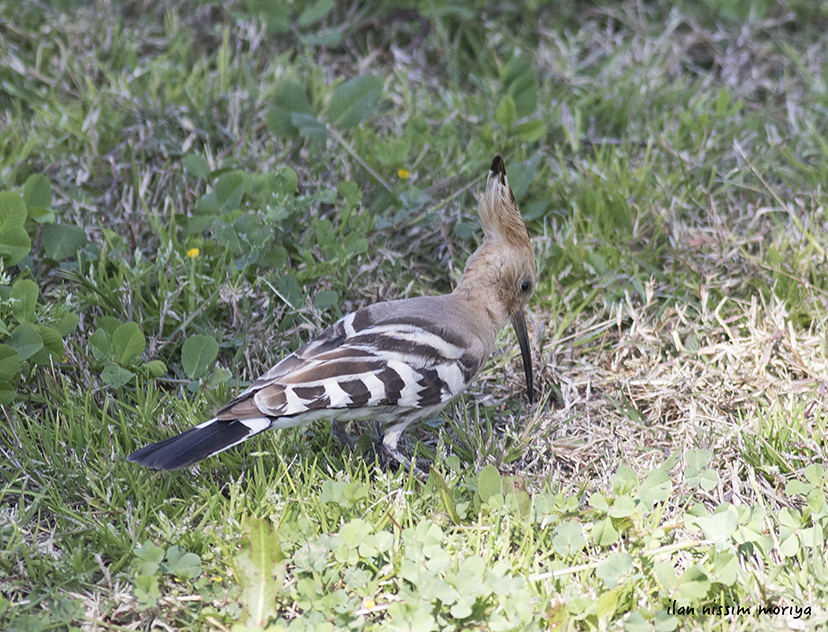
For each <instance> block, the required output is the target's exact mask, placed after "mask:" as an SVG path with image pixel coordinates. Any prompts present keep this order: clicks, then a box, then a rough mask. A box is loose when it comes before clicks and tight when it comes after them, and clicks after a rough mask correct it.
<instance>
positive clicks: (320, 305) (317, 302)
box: [313, 290, 339, 311]
mask: <svg viewBox="0 0 828 632" xmlns="http://www.w3.org/2000/svg"><path fill="white" fill-rule="evenodd" d="M338 303H339V294H337V293H336V292H335V291H334V290H322V291H320V292H317V294H316V296H315V297H314V299H313V306H314V307H315V308H316V309H318V310H320V311H325V310H326V309H328V308H329V307H336V306H337V304H338Z"/></svg>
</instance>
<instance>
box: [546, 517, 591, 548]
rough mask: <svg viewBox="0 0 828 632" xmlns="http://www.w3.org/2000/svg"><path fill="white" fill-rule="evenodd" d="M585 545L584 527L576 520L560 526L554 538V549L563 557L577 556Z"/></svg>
mask: <svg viewBox="0 0 828 632" xmlns="http://www.w3.org/2000/svg"><path fill="white" fill-rule="evenodd" d="M585 544H586V539H585V538H584V530H583V527H581V525H580V524H578V523H577V522H575V521H574V520H568V521H566V522H563V523H561V524H560V525H558V527H557V528H556V529H555V534H554V535H553V537H552V547H553V548H554V549H555V552H556V553H557V554H558V555H560V556H562V557H567V556H569V555H575V554H576V553H578V552H579V551H580V550H581V549H582V548H583V547H584V545H585Z"/></svg>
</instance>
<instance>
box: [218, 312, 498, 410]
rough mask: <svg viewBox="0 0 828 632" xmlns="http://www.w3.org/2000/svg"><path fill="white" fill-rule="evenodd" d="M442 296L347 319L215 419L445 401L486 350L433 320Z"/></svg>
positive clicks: (418, 405) (428, 406)
mask: <svg viewBox="0 0 828 632" xmlns="http://www.w3.org/2000/svg"><path fill="white" fill-rule="evenodd" d="M442 299H443V297H422V298H415V299H407V300H403V301H394V302H390V303H378V304H375V305H371V306H369V307H366V308H363V309H360V310H358V311H356V312H354V313H352V314H348V315H347V316H345V317H344V318H342V319H341V320H339V321H338V322H337V323H335V324H334V325H333V326H332V327H330V328H329V329H327V330H326V331H324V332H323V333H322V334H321V335H319V336H318V337H317V338H315V339H314V340H312V341H311V342H309V343H308V344H306V345H305V346H303V347H302V348H300V349H298V350H297V351H295V352H294V353H292V354H291V355H289V356H287V357H286V358H285V359H284V360H282V361H281V362H279V363H278V364H277V365H276V366H274V367H273V368H272V369H270V370H269V371H268V372H267V373H265V374H264V375H263V376H261V377H260V378H259V379H258V380H256V381H255V382H254V383H253V384H252V385H251V386H250V387H249V388H248V389H247V390H245V391H244V392H243V393H241V394H240V395H239V396H238V397H237V398H236V399H235V400H233V401H231V402H229V403H228V404H227V405H226V406H224V407H223V408H222V409H221V410H220V411H219V412H218V413H217V418H218V419H219V420H231V419H242V420H243V419H247V418H255V417H262V416H265V417H269V418H271V419H277V418H285V417H300V418H301V419H302V420H305V419H309V418H314V417H335V416H337V412H336V411H341V412H342V413H345V414H344V415H343V418H350V419H357V418H362V417H366V418H367V417H371V416H373V415H374V413H375V412H376V411H377V409H378V408H383V409H385V411H386V412H391V410H399V412H400V413H403V412H405V411H407V410H412V409H432V408H434V407H438V406H441V405H444V404H446V403H447V402H449V401H450V400H451V399H453V398H454V397H456V396H457V395H459V394H460V393H461V392H462V391H463V390H464V389H465V388H466V386H467V385H468V383H469V382H470V381H471V379H472V378H473V377H474V375H475V374H476V373H477V371H478V370H479V369H480V367H481V365H482V364H483V362H484V361H485V360H486V356H488V353H487V352H486V351H483V350H482V349H481V344H480V343H478V341H477V340H476V339H467V338H464V337H463V336H462V335H461V334H459V333H457V332H458V330H459V329H461V328H458V327H456V324H455V326H454V327H452V326H451V325H452V324H453V323H452V315H451V314H450V313H446V314H444V316H445V319H443V318H437V319H435V318H434V314H435V312H436V313H439V309H440V307H441V304H442V303H443V300H442ZM418 314H429V315H430V318H425V317H423V316H420V315H418ZM346 410H348V411H349V412H348V413H346V412H345V411H346ZM314 411H316V412H317V413H318V414H316V415H315V414H313V413H314ZM297 421H299V420H297ZM279 425H281V424H279ZM285 425H292V424H285Z"/></svg>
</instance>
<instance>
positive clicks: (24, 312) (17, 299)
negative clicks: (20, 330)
mask: <svg viewBox="0 0 828 632" xmlns="http://www.w3.org/2000/svg"><path fill="white" fill-rule="evenodd" d="M39 295H40V292H39V291H38V289H37V285H36V284H35V282H34V281H32V280H31V279H18V280H17V281H15V282H14V285H12V288H11V290H10V291H9V298H10V299H12V305H11V309H12V315H13V316H14V319H15V320H16V321H17V322H18V323H32V322H34V314H35V307H37V297H38V296H39Z"/></svg>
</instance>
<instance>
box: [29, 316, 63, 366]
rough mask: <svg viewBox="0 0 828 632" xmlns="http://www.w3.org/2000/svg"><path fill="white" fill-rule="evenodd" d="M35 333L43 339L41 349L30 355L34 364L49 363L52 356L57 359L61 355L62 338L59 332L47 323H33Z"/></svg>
mask: <svg viewBox="0 0 828 632" xmlns="http://www.w3.org/2000/svg"><path fill="white" fill-rule="evenodd" d="M35 329H37V333H39V334H40V338H41V339H42V340H43V349H41V350H40V351H38V352H37V353H36V354H35V355H33V356H32V361H33V362H35V363H36V364H49V363H50V362H51V361H52V359H53V358H57V359H58V361H59V360H60V359H61V358H62V357H63V338H61V335H60V332H59V331H58V330H57V329H55V328H54V327H50V326H49V325H35Z"/></svg>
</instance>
